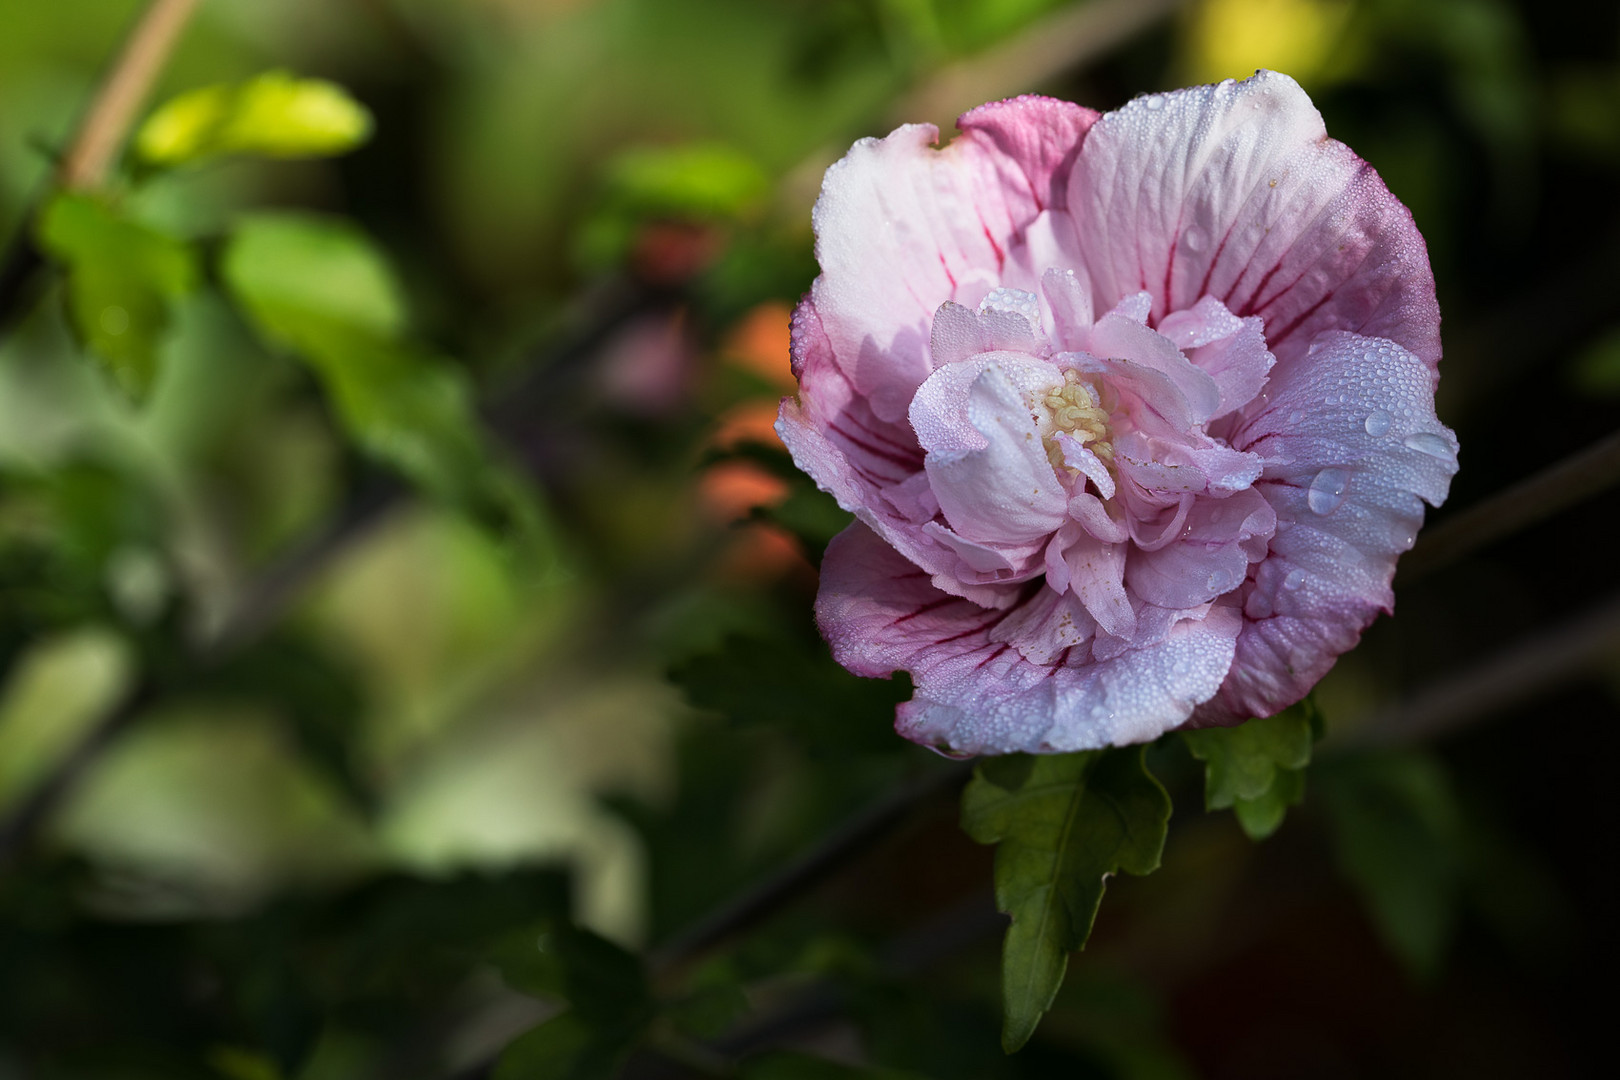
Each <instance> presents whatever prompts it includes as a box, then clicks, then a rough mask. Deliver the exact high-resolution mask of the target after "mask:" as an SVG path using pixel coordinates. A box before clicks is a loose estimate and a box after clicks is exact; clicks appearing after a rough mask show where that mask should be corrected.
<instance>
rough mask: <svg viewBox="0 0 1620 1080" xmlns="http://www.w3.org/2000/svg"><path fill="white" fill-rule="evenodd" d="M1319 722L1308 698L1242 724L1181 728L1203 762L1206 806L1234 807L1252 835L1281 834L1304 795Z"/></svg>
mask: <svg viewBox="0 0 1620 1080" xmlns="http://www.w3.org/2000/svg"><path fill="white" fill-rule="evenodd" d="M1318 722H1319V721H1318V718H1317V712H1316V707H1315V705H1313V704H1312V703H1311V699H1310V698H1306V699H1305V700H1303V701H1301V702H1299V704H1297V705H1294V706H1291V707H1290V708H1287V709H1284V710H1283V711H1282V712H1280V713H1277V714H1276V715H1274V716H1264V717H1256V718H1255V719H1253V720H1250V721H1248V722H1246V723H1243V724H1239V725H1238V726H1237V727H1229V728H1204V729H1202V730H1199V731H1184V732H1182V733H1181V738H1182V741H1184V742H1185V743H1186V744H1187V749H1188V750H1190V751H1191V752H1192V756H1193V757H1195V758H1197V759H1198V760H1200V761H1202V762H1204V808H1205V809H1206V810H1225V809H1228V808H1231V809H1233V810H1234V811H1235V812H1236V814H1237V819H1238V823H1239V824H1240V825H1242V826H1243V831H1244V832H1246V833H1248V834H1249V837H1250V839H1253V840H1262V839H1264V838H1266V837H1267V836H1270V835H1271V834H1272V833H1274V832H1276V831H1277V827H1278V826H1279V825H1281V824H1282V820H1283V815H1284V814H1285V813H1286V812H1287V809H1288V807H1290V806H1295V805H1298V804H1299V802H1300V800H1302V799H1303V798H1304V797H1305V773H1304V769H1305V766H1307V765H1309V764H1310V761H1311V744H1312V743H1313V742H1315V739H1316V729H1317V724H1318Z"/></svg>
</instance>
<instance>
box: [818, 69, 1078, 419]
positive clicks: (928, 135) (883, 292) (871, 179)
mask: <svg viewBox="0 0 1620 1080" xmlns="http://www.w3.org/2000/svg"><path fill="white" fill-rule="evenodd" d="M1095 119H1096V114H1095V113H1093V112H1091V111H1090V110H1089V109H1082V108H1081V107H1079V106H1078V105H1071V104H1068V103H1066V102H1060V101H1055V100H1052V99H1049V98H1019V99H1015V100H1013V101H1008V102H998V103H996V104H994V105H987V106H984V107H982V108H979V109H975V110H973V111H972V112H970V113H968V114H966V115H965V116H963V117H962V119H961V121H960V124H961V126H962V129H963V134H962V136H961V137H960V138H958V139H956V140H955V141H953V142H952V143H950V144H949V145H948V146H946V147H944V148H943V149H940V150H935V149H933V146H932V144H933V143H934V141H935V140H936V139H937V137H938V134H939V133H938V131H937V130H936V129H935V128H934V127H933V125H931V124H923V125H907V126H905V127H901V128H899V129H897V130H896V131H894V133H892V134H891V135H889V136H888V137H887V138H884V139H863V140H861V141H860V142H858V143H856V144H855V146H854V147H853V148H852V149H851V150H850V152H849V153H848V154H847V155H845V156H844V158H843V159H842V160H841V161H839V162H838V163H837V164H835V165H833V167H832V168H830V169H828V170H827V175H826V178H825V180H824V181H823V182H822V189H821V198H820V199H819V200H817V202H816V208H815V212H814V215H813V220H814V224H815V229H816V258H817V260H818V261H819V262H820V264H821V269H822V272H821V276H820V277H818V278H817V279H816V281H815V283H814V285H812V287H811V290H810V303H811V304H813V305H814V307H815V309H816V310H817V311H818V312H819V313H820V315H821V318H822V320H823V323H824V325H825V328H826V332H827V337H828V340H829V342H830V345H831V349H832V353H833V355H834V357H835V358H836V362H837V364H838V366H839V367H840V368H841V369H842V370H843V371H844V372H845V373H846V375H847V376H848V377H849V380H850V382H851V383H852V385H853V386H854V387H855V388H856V390H857V391H858V392H859V393H860V394H862V395H863V396H865V397H867V398H868V399H869V400H870V401H871V403H872V408H873V411H874V412H875V413H876V414H877V415H878V416H880V417H882V418H884V419H887V420H891V421H893V420H900V419H902V418H903V417H904V416H905V410H906V405H907V404H908V403H909V402H910V400H911V394H912V391H914V390H915V389H916V387H917V385H918V384H919V383H921V382H922V380H923V379H924V378H925V377H926V376H927V374H928V372H929V370H931V365H930V363H929V356H928V336H929V326H930V320H931V319H932V318H933V314H934V311H935V310H936V309H937V308H938V307H939V305H940V304H941V303H943V302H945V301H947V300H955V301H957V302H958V303H963V304H966V305H968V306H969V307H971V306H973V305H976V304H977V303H978V302H979V300H980V299H981V298H982V297H983V296H984V294H985V293H986V292H988V291H989V290H990V289H991V288H992V287H994V286H995V285H998V284H1000V283H1001V282H1000V272H1001V268H1002V266H1003V264H1004V263H1005V261H1006V258H1007V252H1008V250H1009V248H1010V247H1011V246H1012V245H1013V243H1014V242H1015V240H1016V238H1017V237H1018V235H1019V234H1020V232H1021V231H1022V230H1023V229H1024V228H1025V227H1026V226H1027V225H1028V224H1029V223H1030V222H1031V221H1032V220H1033V219H1034V218H1035V217H1036V215H1038V214H1040V213H1041V212H1042V210H1043V209H1045V208H1046V207H1047V206H1048V205H1052V204H1053V203H1054V202H1056V201H1057V200H1059V199H1060V198H1061V193H1062V192H1065V191H1066V190H1067V183H1066V181H1067V169H1068V167H1069V164H1070V163H1071V161H1072V159H1073V157H1074V155H1075V153H1076V152H1077V149H1078V147H1079V145H1080V143H1081V140H1082V139H1083V137H1084V135H1085V132H1086V130H1087V129H1088V128H1090V126H1091V124H1092V122H1093V121H1094V120H1095Z"/></svg>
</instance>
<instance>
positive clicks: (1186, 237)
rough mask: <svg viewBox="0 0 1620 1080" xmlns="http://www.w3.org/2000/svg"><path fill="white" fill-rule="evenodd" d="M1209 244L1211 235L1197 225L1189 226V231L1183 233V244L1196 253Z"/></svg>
mask: <svg viewBox="0 0 1620 1080" xmlns="http://www.w3.org/2000/svg"><path fill="white" fill-rule="evenodd" d="M1208 245H1209V236H1208V235H1207V234H1206V233H1205V232H1204V230H1203V229H1200V228H1199V227H1198V226H1196V225H1189V226H1187V231H1186V232H1184V233H1182V234H1181V246H1182V247H1184V248H1186V249H1187V250H1188V251H1190V252H1192V253H1193V254H1195V255H1196V254H1197V253H1198V252H1200V251H1203V250H1204V248H1205V247H1207V246H1208Z"/></svg>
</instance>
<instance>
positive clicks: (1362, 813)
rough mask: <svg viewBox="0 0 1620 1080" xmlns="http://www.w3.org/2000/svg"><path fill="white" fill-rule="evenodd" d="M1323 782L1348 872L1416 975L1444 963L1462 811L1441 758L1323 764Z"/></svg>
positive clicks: (1406, 756)
mask: <svg viewBox="0 0 1620 1080" xmlns="http://www.w3.org/2000/svg"><path fill="white" fill-rule="evenodd" d="M1317 780H1318V785H1317V786H1318V788H1319V789H1320V792H1321V798H1322V802H1323V805H1324V806H1326V808H1327V811H1328V820H1329V821H1330V822H1331V824H1332V826H1333V831H1334V834H1335V838H1336V839H1337V841H1338V848H1339V862H1340V865H1341V866H1342V867H1343V869H1344V872H1345V875H1346V876H1347V877H1349V879H1350V880H1351V881H1352V882H1353V883H1354V884H1355V886H1356V887H1357V889H1358V890H1359V891H1360V892H1361V894H1362V898H1363V899H1364V900H1365V901H1366V904H1367V909H1368V912H1369V914H1370V915H1371V916H1372V920H1373V924H1374V925H1375V926H1376V927H1377V928H1378V930H1379V932H1380V933H1381V934H1382V936H1383V938H1384V940H1385V942H1386V943H1387V944H1388V945H1389V947H1390V949H1391V951H1392V952H1394V954H1395V955H1396V956H1397V957H1398V958H1399V959H1400V960H1401V961H1402V962H1403V963H1404V964H1405V965H1406V966H1407V968H1408V970H1410V971H1411V972H1412V973H1413V974H1415V975H1418V976H1424V977H1426V976H1431V975H1433V974H1434V973H1435V972H1436V971H1437V970H1438V969H1439V966H1440V960H1441V957H1442V956H1443V955H1444V953H1445V949H1446V945H1447V944H1448V942H1449V941H1450V938H1451V932H1452V927H1453V925H1454V923H1455V920H1456V914H1457V903H1458V899H1459V897H1460V890H1461V883H1462V861H1461V858H1462V857H1461V851H1462V850H1463V844H1462V837H1461V833H1462V816H1461V814H1460V812H1459V811H1458V809H1457V805H1456V801H1455V797H1454V796H1453V794H1452V790H1451V784H1450V781H1449V779H1448V778H1447V776H1446V773H1445V769H1444V768H1443V767H1442V766H1441V764H1440V763H1439V761H1437V760H1436V759H1434V758H1432V757H1429V756H1427V755H1423V754H1418V753H1412V752H1386V753H1374V754H1363V755H1357V756H1355V757H1343V758H1337V759H1335V760H1334V761H1333V762H1332V764H1331V765H1328V764H1327V763H1325V762H1324V767H1323V768H1321V769H1320V770H1318V778H1317Z"/></svg>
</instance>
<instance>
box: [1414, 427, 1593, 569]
mask: <svg viewBox="0 0 1620 1080" xmlns="http://www.w3.org/2000/svg"><path fill="white" fill-rule="evenodd" d="M1616 483H1620V432H1616V433H1615V434H1613V435H1610V436H1609V437H1607V438H1605V439H1600V440H1598V441H1597V442H1595V443H1593V444H1592V445H1591V446H1588V447H1587V448H1586V449H1584V450H1581V451H1578V452H1577V453H1574V454H1571V455H1570V456H1569V457H1567V458H1565V459H1564V460H1563V461H1560V462H1558V463H1557V464H1556V465H1551V466H1549V467H1547V468H1545V469H1543V470H1541V471H1540V472H1538V473H1536V474H1535V475H1534V476H1531V477H1530V478H1528V479H1526V480H1521V481H1519V482H1518V483H1517V484H1514V485H1513V486H1512V487H1510V488H1508V489H1506V490H1505V491H1499V492H1497V493H1496V494H1495V495H1492V496H1490V497H1489V498H1487V499H1486V500H1485V501H1483V502H1480V503H1476V504H1475V505H1473V506H1471V507H1469V508H1468V509H1467V510H1464V511H1463V512H1462V513H1460V514H1457V515H1455V516H1454V517H1451V518H1449V519H1447V520H1446V521H1443V522H1441V523H1440V524H1439V525H1437V526H1435V527H1434V528H1432V529H1428V530H1425V531H1424V532H1423V534H1422V536H1421V538H1420V539H1419V540H1418V543H1417V546H1416V547H1414V548H1413V549H1412V550H1411V552H1409V553H1408V554H1407V555H1406V557H1405V558H1403V559H1402V560H1401V564H1400V578H1399V581H1400V584H1402V585H1410V584H1411V583H1412V582H1414V581H1417V580H1419V579H1420V578H1424V577H1427V576H1428V575H1429V574H1432V573H1434V572H1435V571H1436V570H1439V569H1441V568H1442V567H1445V566H1449V565H1450V564H1452V563H1454V562H1456V561H1457V560H1459V559H1462V558H1464V557H1465V556H1468V555H1471V554H1473V553H1474V552H1476V551H1478V550H1480V549H1481V548H1483V547H1486V546H1488V545H1490V544H1494V543H1496V542H1497V541H1498V540H1501V539H1503V538H1505V537H1508V536H1511V535H1513V534H1514V533H1516V532H1519V531H1520V530H1523V529H1527V528H1529V527H1530V526H1531V525H1534V524H1536V523H1537V522H1540V521H1543V520H1545V519H1546V518H1549V517H1551V516H1552V515H1554V514H1556V513H1558V512H1559V511H1560V510H1566V509H1568V508H1569V507H1571V506H1574V505H1576V504H1577V503H1581V502H1584V501H1585V500H1587V499H1590V498H1591V497H1592V496H1594V495H1597V494H1599V493H1600V492H1603V491H1606V490H1607V489H1609V488H1610V487H1613V486H1614V485H1615V484H1616Z"/></svg>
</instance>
